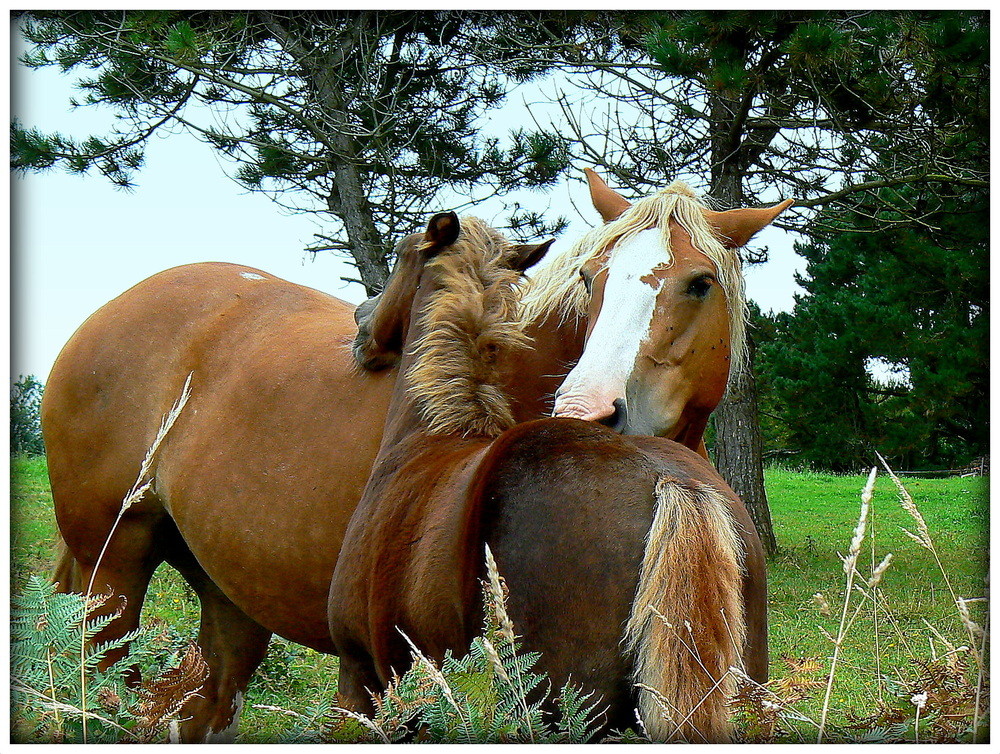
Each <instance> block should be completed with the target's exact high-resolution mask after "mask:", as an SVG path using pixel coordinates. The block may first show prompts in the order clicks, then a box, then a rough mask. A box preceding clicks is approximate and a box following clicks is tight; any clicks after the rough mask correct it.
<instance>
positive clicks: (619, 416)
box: [597, 398, 625, 431]
mask: <svg viewBox="0 0 1000 754" xmlns="http://www.w3.org/2000/svg"><path fill="white" fill-rule="evenodd" d="M611 405H612V406H614V408H615V410H614V411H613V412H612V413H610V414H608V415H607V416H605V417H604V418H603V419H598V420H597V421H598V423H599V424H603V425H604V426H606V427H611V429H613V430H615V431H621V428H622V427H624V426H625V399H624V398H616V399H615V402H614V403H612V404H611Z"/></svg>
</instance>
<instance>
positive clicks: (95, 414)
mask: <svg viewBox="0 0 1000 754" xmlns="http://www.w3.org/2000/svg"><path fill="white" fill-rule="evenodd" d="M352 314H353V308H352V307H351V306H350V305H348V304H346V303H344V302H342V301H339V300H338V299H335V298H333V297H332V296H328V295H326V294H323V293H320V292H319V291H315V290H312V289H309V288H306V287H303V286H299V285H295V284H293V283H289V282H287V281H284V280H281V279H279V278H275V277H273V276H271V275H268V274H266V273H263V272H261V271H259V270H254V269H252V268H248V267H242V266H240V265H232V264H225V263H206V264H197V265H188V266H184V267H178V268H174V269H171V270H167V271H165V272H162V273H159V274H158V275H154V276H153V277H151V278H149V279H147V280H145V281H143V282H141V283H139V284H138V285H136V286H134V287H133V288H131V289H129V290H128V291H126V292H125V293H123V294H122V295H121V296H119V297H118V298H116V299H114V300H113V301H111V302H109V303H108V304H106V305H105V306H104V307H102V308H101V309H100V310H98V311H97V312H96V313H95V314H94V315H92V316H91V317H90V318H89V319H88V320H87V321H86V322H85V323H84V324H83V325H82V326H81V327H80V328H79V329H78V330H77V332H76V333H75V334H74V336H73V337H72V338H71V339H70V341H69V342H68V343H67V345H66V346H65V347H64V349H63V351H62V353H61V354H60V356H59V358H58V359H57V361H56V364H55V366H54V367H53V371H52V375H51V377H50V379H49V383H48V385H47V388H46V394H45V399H44V402H43V428H44V431H45V436H46V442H47V445H48V450H49V474H50V479H51V483H52V489H53V497H54V502H55V506H56V514H57V518H58V520H59V525H60V529H61V531H62V533H63V536H64V537H65V539H66V540H67V543H68V545H69V547H70V549H71V550H72V551H73V552H74V553H75V554H76V555H77V556H78V557H79V558H82V559H84V560H87V559H91V560H92V559H93V558H94V557H96V552H97V551H99V549H100V547H101V545H102V544H103V542H104V538H105V537H106V535H107V531H108V530H109V529H110V526H111V522H112V521H113V520H114V517H115V515H116V514H117V512H118V510H119V508H120V507H121V503H122V499H123V497H124V496H125V494H126V493H127V491H128V490H129V488H130V487H131V486H132V484H133V483H134V482H135V478H136V475H137V474H138V472H139V468H140V464H141V462H142V459H143V456H144V455H145V453H146V451H147V449H148V448H149V446H150V444H151V443H152V441H153V438H154V437H155V436H156V433H157V430H158V429H159V427H160V423H161V421H162V419H163V416H164V414H165V413H166V412H167V411H168V410H169V409H170V407H171V405H173V403H174V402H175V401H176V400H177V399H178V398H179V396H180V394H181V389H182V386H183V385H184V382H185V380H186V379H187V377H188V375H189V374H190V375H192V377H191V398H190V400H189V401H188V403H187V405H186V406H185V408H184V410H183V411H182V412H181V414H180V416H179V417H178V419H177V421H176V423H175V424H174V425H173V428H172V429H171V430H170V432H169V433H168V435H167V437H166V439H165V440H164V442H163V444H162V445H161V446H160V450H159V452H158V454H157V457H156V459H155V463H154V467H153V474H152V476H153V477H154V481H155V484H154V490H155V494H154V495H152V496H147V500H146V501H145V503H144V505H143V506H136V508H135V510H134V514H135V515H136V516H138V515H139V514H142V515H144V516H147V517H151V518H150V519H149V520H152V518H155V517H157V516H164V515H167V514H169V515H170V517H171V518H173V520H174V522H175V523H176V524H177V529H178V530H179V532H180V535H181V537H182V538H183V540H184V543H185V544H186V545H187V547H189V548H190V550H191V551H192V553H194V555H195V557H196V558H197V559H198V561H199V563H200V564H201V566H202V567H204V569H205V570H206V571H207V572H208V574H209V576H210V577H211V579H212V581H214V582H215V583H216V584H217V585H218V586H219V587H220V588H221V589H222V590H223V592H225V593H226V595H227V596H228V597H229V598H230V599H232V600H233V602H235V603H236V604H237V605H238V606H239V607H240V608H241V609H243V610H244V611H245V612H246V613H247V614H248V615H250V616H251V617H253V618H255V619H256V620H258V621H259V622H260V623H261V624H263V625H266V626H267V627H268V628H271V629H272V630H274V631H276V632H277V633H280V634H282V635H284V636H286V638H290V639H292V640H295V641H299V642H300V643H303V644H306V645H307V646H312V647H313V648H316V649H325V650H327V651H329V650H330V649H331V645H330V641H329V637H328V634H327V631H326V618H325V616H326V593H327V588H328V585H329V576H330V574H331V573H332V571H333V563H334V562H335V560H336V556H337V551H338V549H339V543H340V537H342V535H343V530H344V528H345V526H346V522H347V519H348V517H349V516H350V514H351V512H352V511H353V506H354V504H355V503H356V501H357V499H358V498H359V497H360V494H361V489H362V488H363V486H364V483H365V480H366V478H367V475H368V471H369V469H370V468H371V463H372V461H373V459H374V457H375V453H376V451H377V447H378V437H377V432H378V429H379V428H380V427H381V422H382V421H383V420H384V414H385V406H386V403H387V401H388V389H387V388H388V387H389V386H391V379H392V373H391V372H388V373H385V374H380V375H371V374H369V373H364V372H360V371H359V370H357V369H356V367H355V366H354V363H353V359H352V358H351V356H350V350H349V349H350V341H351V338H352V336H353V332H354V323H353V316H352ZM373 434H374V435H375V437H372V435H373ZM331 469H334V470H335V471H334V472H331V471H330V470H331ZM129 515H132V512H130V514H129ZM137 527H138V525H137ZM137 527H133V528H137ZM122 536H125V535H124V534H122V533H119V534H116V537H117V538H121V537H122ZM166 554H169V553H166ZM168 559H169V558H168ZM289 594H296V595H297V599H296V600H295V601H294V603H293V604H289V599H288V595H289Z"/></svg>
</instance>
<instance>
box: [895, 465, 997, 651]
mask: <svg viewBox="0 0 1000 754" xmlns="http://www.w3.org/2000/svg"><path fill="white" fill-rule="evenodd" d="M876 455H878V459H879V460H880V461H881V462H882V465H883V466H885V470H886V471H887V472H888V473H889V477H890V478H891V479H892V481H893V483H894V484H895V485H896V489H897V490H898V491H899V499H900V504H901V505H902V506H903V510H905V511H906V512H907V513H908V514H910V517H911V518H913V520H914V521H915V522H916V524H917V531H918V532H919V536H918V535H916V534H913V533H912V532H909V531H906V530H905V529H904V530H903V531H904V533H905V534H906V535H907V536H909V537H910V538H911V539H912V540H914V541H915V542H917V543H918V544H919V545H921V546H922V547H924V548H925V549H926V550H927V551H928V552H930V553H931V555H933V556H934V562H935V563H937V567H938V571H940V572H941V576H942V577H943V578H944V583H945V586H947V587H948V593H949V594H951V599H952V602H954V603H955V608H956V609H957V610H958V613H959V616H960V617H961V619H962V625H963V626H965V629H966V631H968V633H969V642H970V645H971V647H972V651H973V653H974V654H975V658H976V662H978V663H979V664H980V665H982V663H983V656H982V654H981V653H980V651H979V649H978V648H977V644H976V637H977V629H978V630H979V631H981V630H982V629H980V628H979V626H977V625H976V624H975V623H973V622H972V620H971V618H969V612H968V608H967V607H966V606H965V604H964V601H963V600H961V599H960V598H959V597H958V595H957V594H956V593H955V589H954V587H953V586H952V584H951V579H950V578H949V577H948V571H947V570H946V569H945V567H944V564H943V563H942V562H941V556H940V555H939V554H938V551H937V548H936V547H934V541H933V540H932V539H931V534H930V529H928V527H927V522H926V521H924V517H923V515H922V514H921V513H920V509H919V508H917V505H916V503H914V502H913V498H912V497H911V496H910V493H909V492H907V490H906V488H905V487H904V486H903V483H902V482H901V481H900V480H899V477H897V476H896V475H895V474H894V473H893V471H892V469H890V468H889V464H888V463H887V462H886V460H885V459H884V458H883V457H882V456H881V455H879V454H878V453H876Z"/></svg>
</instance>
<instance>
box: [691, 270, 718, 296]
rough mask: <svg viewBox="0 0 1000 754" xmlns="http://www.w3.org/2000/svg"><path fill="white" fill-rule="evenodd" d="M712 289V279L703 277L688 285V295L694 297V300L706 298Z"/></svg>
mask: <svg viewBox="0 0 1000 754" xmlns="http://www.w3.org/2000/svg"><path fill="white" fill-rule="evenodd" d="M711 288H712V279H711V278H709V277H707V276H705V275H702V276H701V277H698V278H695V279H694V280H692V281H691V282H690V283H688V287H687V295H689V296H693V297H694V298H705V296H707V295H708V292H709V290H711Z"/></svg>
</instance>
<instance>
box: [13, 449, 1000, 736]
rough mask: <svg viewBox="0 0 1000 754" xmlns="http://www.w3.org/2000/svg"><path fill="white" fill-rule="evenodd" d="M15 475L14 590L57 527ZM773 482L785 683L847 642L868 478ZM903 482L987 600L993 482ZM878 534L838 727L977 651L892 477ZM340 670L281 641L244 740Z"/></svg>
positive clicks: (268, 731) (778, 648)
mask: <svg viewBox="0 0 1000 754" xmlns="http://www.w3.org/2000/svg"><path fill="white" fill-rule="evenodd" d="M11 476H12V481H11V500H12V503H11V504H12V519H11V522H12V542H11V545H12V549H11V588H12V590H14V591H16V590H17V588H18V585H19V584H21V583H23V581H24V579H25V578H26V577H27V575H28V574H30V573H48V572H49V571H50V570H51V568H52V565H53V563H54V559H55V551H56V550H55V548H56V533H55V532H56V530H55V523H54V519H53V514H52V506H51V497H50V495H49V491H48V482H47V478H46V473H45V461H44V459H41V458H35V459H24V458H17V459H12V462H11ZM765 479H766V486H767V491H768V496H769V500H770V506H771V513H772V517H773V520H774V527H775V534H776V536H777V539H778V543H779V547H780V549H781V552H780V553H779V555H778V556H777V557H776V558H775V559H774V560H773V561H772V562H771V563H770V564H769V569H768V578H769V598H770V612H769V620H770V647H771V673H772V677H775V678H782V677H784V676H786V675H788V674H789V673H790V672H791V670H790V669H791V668H792V667H793V664H794V663H798V664H801V661H803V660H809V659H810V658H815V659H816V660H817V661H818V664H819V667H820V671H819V672H818V673H817V677H823V675H824V673H825V672H826V671H827V670H828V668H829V657H830V655H831V652H832V643H831V641H830V639H829V638H827V637H826V636H824V633H826V634H829V635H831V636H836V635H837V631H838V624H839V622H840V613H841V609H842V606H843V601H844V593H845V577H844V573H843V567H842V562H841V559H840V555H841V554H846V552H847V550H848V547H849V544H850V541H851V536H852V532H853V530H854V527H855V525H856V523H857V519H858V511H859V507H860V493H861V490H862V488H863V486H864V483H865V478H864V477H861V476H833V475H825V474H816V473H802V472H791V471H784V470H780V469H771V470H769V471H768V472H767V474H766V477H765ZM903 481H904V484H905V485H906V488H907V489H908V490H909V492H910V494H911V496H912V497H913V499H914V501H915V502H916V504H917V506H918V507H919V509H920V511H921V513H922V514H923V516H924V518H925V520H926V523H927V526H928V528H929V530H930V533H931V536H932V538H933V540H934V544H935V548H936V550H937V552H938V554H939V556H940V559H941V561H942V563H943V565H944V568H945V570H946V572H947V574H948V580H949V581H950V585H951V588H952V589H953V590H954V592H955V594H957V595H958V596H959V597H963V598H972V597H981V596H983V595H984V593H985V584H984V576H985V574H986V571H987V562H988V555H989V543H988V533H989V501H988V489H987V485H988V478H951V479H913V478H909V479H907V478H904V480H903ZM868 526H869V530H868V531H869V538H868V539H866V540H865V542H864V543H863V545H862V548H861V558H860V561H859V563H860V564H859V571H860V572H861V574H862V575H864V576H868V575H870V574H871V570H872V568H873V566H874V564H875V563H878V562H879V561H881V560H882V558H883V556H884V555H886V554H887V553H892V554H893V558H894V559H893V562H892V564H891V566H890V567H889V569H888V571H887V572H886V574H885V576H884V578H883V581H882V583H881V588H882V590H883V592H884V594H885V596H886V605H887V608H888V609H887V610H886V609H885V608H882V609H880V611H879V614H878V616H877V619H876V617H875V616H873V614H872V611H871V609H870V608H868V607H866V608H865V609H864V610H863V611H862V612H861V613H860V614H859V616H858V618H857V620H856V621H855V623H854V624H853V626H852V628H851V631H850V633H849V635H848V638H847V640H846V641H845V642H844V643H843V645H842V648H841V655H840V658H839V661H838V670H837V672H836V673H835V676H834V685H833V692H832V697H831V704H830V720H831V723H832V724H841V723H843V722H844V721H845V719H847V716H848V715H850V714H855V715H861V716H863V715H866V714H868V713H870V712H872V711H873V709H874V706H875V703H876V699H877V697H878V695H879V693H880V691H881V688H882V687H881V686H880V685H879V684H878V683H877V682H876V678H877V677H878V673H879V671H881V674H882V675H884V676H889V677H895V676H897V675H898V676H899V677H901V678H909V677H912V676H913V675H914V673H915V672H916V670H917V665H916V663H915V661H916V660H919V659H921V658H927V657H929V656H930V655H931V652H932V651H934V652H938V653H940V652H942V651H943V645H942V644H941V643H940V642H936V643H935V644H934V649H933V650H932V649H931V636H932V635H933V632H934V631H936V632H938V633H940V634H941V635H942V636H943V637H945V638H947V639H948V640H950V641H952V642H953V643H955V644H956V645H959V644H963V643H969V640H968V634H967V632H966V630H965V628H964V627H963V625H962V622H961V620H960V618H959V614H958V611H957V609H956V607H955V604H954V601H953V599H952V596H951V592H950V591H949V589H948V586H947V584H946V581H945V579H944V577H943V576H942V574H941V571H940V569H939V567H938V565H937V563H936V561H935V558H934V555H933V554H932V553H931V552H929V551H928V550H926V549H925V548H922V547H921V546H919V545H918V544H917V543H916V542H914V541H912V540H911V539H910V538H909V537H908V536H907V535H906V534H905V533H904V532H903V529H908V530H911V531H915V523H914V521H913V519H912V518H911V517H910V516H909V515H908V514H907V513H906V512H905V511H904V510H903V509H902V508H901V506H900V504H899V502H898V496H897V493H896V488H895V486H894V485H893V483H892V481H891V480H890V479H889V478H888V476H886V475H884V474H883V475H880V476H879V478H878V480H877V481H876V485H875V494H874V499H873V501H872V511H871V514H870V516H869V524H868ZM872 534H874V538H872ZM872 541H874V553H873V552H872V544H871V543H872ZM817 593H819V594H822V595H823V597H824V598H825V600H826V601H827V603H828V604H829V606H830V610H829V611H828V613H829V614H828V615H824V614H823V613H822V612H821V610H820V607H819V606H818V604H817V602H816V601H815V600H814V595H815V594H817ZM852 604H853V603H852ZM197 607H198V606H197V599H196V598H195V596H194V594H193V593H192V592H191V591H190V590H189V589H188V588H187V586H186V585H185V584H184V583H183V581H181V579H180V578H179V577H178V576H176V574H174V573H173V572H172V571H171V570H170V569H169V568H167V567H166V566H164V567H161V569H160V570H159V571H158V572H157V574H156V577H155V578H154V581H153V584H152V586H151V589H150V594H149V598H148V600H147V603H146V607H145V608H144V616H157V617H160V618H162V619H164V620H165V621H167V622H168V623H169V624H170V625H172V626H174V627H175V628H176V629H177V630H178V631H179V632H180V633H181V634H183V635H190V636H193V635H194V634H195V633H196V631H197V616H198V610H197ZM970 608H971V610H972V618H973V620H976V621H977V622H979V623H980V624H982V623H983V617H984V612H985V603H982V602H979V603H975V604H973V605H970ZM852 609H853V608H852ZM927 624H930V626H931V627H932V628H929V627H928V625H927ZM336 667H337V664H336V659H335V658H332V657H328V656H323V655H319V654H317V653H315V652H312V651H310V650H307V649H305V648H302V647H299V646H297V645H294V644H291V643H289V642H286V641H283V640H280V639H278V640H275V641H274V642H272V645H271V649H270V652H269V655H268V658H267V660H266V661H265V663H264V665H263V666H262V668H261V670H260V671H259V672H258V675H257V677H256V679H255V682H254V684H253V685H252V687H251V691H250V693H249V694H248V697H247V707H246V709H245V712H244V718H243V724H242V726H241V727H242V730H243V731H244V733H243V734H242V737H241V739H240V740H241V741H243V742H247V743H249V742H268V741H275V740H278V739H280V738H281V735H282V732H283V731H286V730H288V729H289V728H290V727H291V726H292V718H291V717H290V716H289V715H288V714H286V713H283V712H279V711H275V710H265V709H260V708H258V707H256V706H255V705H265V706H274V707H280V708H282V709H284V710H291V711H299V710H304V709H306V708H307V707H309V706H310V705H311V704H313V703H314V702H316V701H317V700H319V699H322V698H332V696H333V693H334V690H335V688H336ZM823 692H824V689H823V688H818V689H817V690H816V692H815V693H814V694H813V695H812V696H811V697H810V698H809V699H806V700H805V701H803V702H801V703H799V704H798V705H797V706H796V709H798V710H799V711H801V712H802V713H803V714H804V715H806V716H807V717H810V718H811V719H813V720H818V718H819V714H820V709H821V707H822V698H823ZM882 693H884V691H883V692H882ZM802 730H803V731H805V733H804V735H806V736H809V735H812V736H813V740H814V739H815V736H814V731H815V726H810V725H808V724H803V727H802ZM810 730H812V731H813V733H812V734H810V733H809V731H810Z"/></svg>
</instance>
